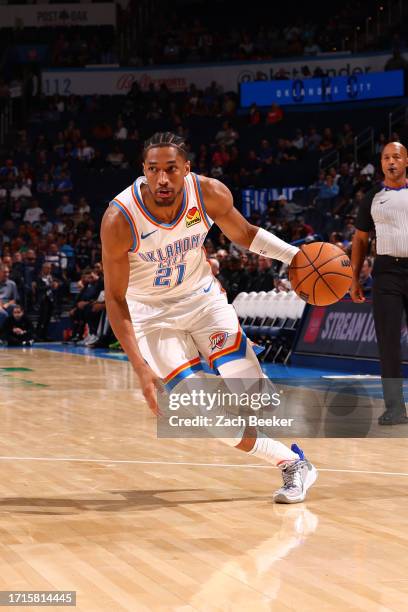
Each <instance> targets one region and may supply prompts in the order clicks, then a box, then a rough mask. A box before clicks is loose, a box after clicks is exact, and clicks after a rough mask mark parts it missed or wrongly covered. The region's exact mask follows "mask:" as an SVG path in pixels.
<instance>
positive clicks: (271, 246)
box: [249, 227, 299, 264]
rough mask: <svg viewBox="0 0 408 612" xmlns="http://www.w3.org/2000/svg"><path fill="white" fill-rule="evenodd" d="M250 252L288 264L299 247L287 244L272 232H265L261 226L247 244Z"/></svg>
mask: <svg viewBox="0 0 408 612" xmlns="http://www.w3.org/2000/svg"><path fill="white" fill-rule="evenodd" d="M249 250H250V251H252V253H258V255H263V256H264V257H271V258H272V259H279V261H283V262H284V263H286V264H290V262H291V261H292V259H293V258H294V256H295V255H296V253H298V252H299V249H298V248H297V247H296V246H293V245H291V244H288V243H287V242H284V240H281V239H280V238H278V237H277V236H275V235H274V234H271V233H270V232H267V231H266V230H264V229H263V228H262V227H261V228H259V230H258V231H257V233H256V236H255V238H254V239H253V241H252V242H251V244H250V246H249Z"/></svg>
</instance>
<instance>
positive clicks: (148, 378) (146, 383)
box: [134, 363, 164, 416]
mask: <svg viewBox="0 0 408 612" xmlns="http://www.w3.org/2000/svg"><path fill="white" fill-rule="evenodd" d="M134 370H135V372H136V374H137V376H138V378H139V381H140V386H141V388H142V393H143V395H144V398H145V400H146V402H147V404H148V406H149V408H150V410H151V411H152V412H153V414H154V415H156V416H160V414H161V413H160V409H159V404H158V402H157V394H158V393H162V392H163V391H164V387H163V383H162V381H161V379H160V378H159V377H158V376H157V375H156V374H155V373H154V372H153V370H152V368H151V367H150V366H149V365H148V364H147V363H144V364H143V365H140V366H137V368H136V367H135V368H134Z"/></svg>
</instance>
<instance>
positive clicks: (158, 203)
mask: <svg viewBox="0 0 408 612" xmlns="http://www.w3.org/2000/svg"><path fill="white" fill-rule="evenodd" d="M183 189H184V186H183V187H181V189H180V190H179V191H177V193H175V194H174V196H173V197H172V198H169V199H167V200H165V201H163V200H157V199H156V198H155V194H153V193H152V191H151V189H150V187H149V190H150V193H151V194H152V197H153V200H154V203H155V204H156V206H160V208H168V207H170V206H174V204H175V202H176V200H177V198H178V197H179V195H180V194H181V193H183Z"/></svg>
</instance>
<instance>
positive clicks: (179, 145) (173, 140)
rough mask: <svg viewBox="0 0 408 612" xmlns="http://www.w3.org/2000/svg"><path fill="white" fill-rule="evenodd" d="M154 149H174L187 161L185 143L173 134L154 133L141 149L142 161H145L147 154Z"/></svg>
mask: <svg viewBox="0 0 408 612" xmlns="http://www.w3.org/2000/svg"><path fill="white" fill-rule="evenodd" d="M155 147H176V149H177V151H178V152H179V153H180V155H182V156H183V157H184V159H187V149H186V141H185V140H184V138H182V137H181V136H177V135H176V134H173V132H156V133H155V134H153V136H152V137H151V138H148V140H146V141H145V143H144V147H143V160H145V159H146V155H147V152H148V151H149V150H150V149H153V148H155Z"/></svg>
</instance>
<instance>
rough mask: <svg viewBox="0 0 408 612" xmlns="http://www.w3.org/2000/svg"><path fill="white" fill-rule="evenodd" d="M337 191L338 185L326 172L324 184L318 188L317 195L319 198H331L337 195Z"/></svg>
mask: <svg viewBox="0 0 408 612" xmlns="http://www.w3.org/2000/svg"><path fill="white" fill-rule="evenodd" d="M339 191H340V189H339V186H338V185H336V184H335V183H334V180H333V177H332V176H330V174H327V175H326V179H325V182H324V185H322V187H321V188H320V191H319V194H318V197H319V199H321V200H331V199H333V198H335V197H336V196H338V194H339Z"/></svg>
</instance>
